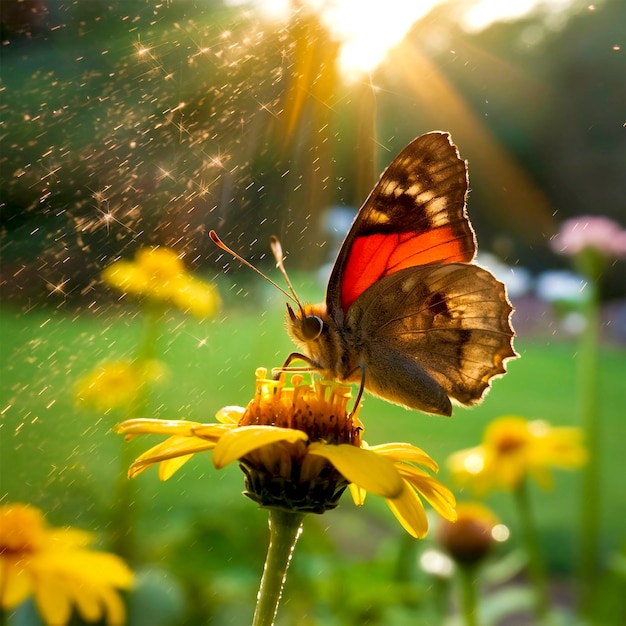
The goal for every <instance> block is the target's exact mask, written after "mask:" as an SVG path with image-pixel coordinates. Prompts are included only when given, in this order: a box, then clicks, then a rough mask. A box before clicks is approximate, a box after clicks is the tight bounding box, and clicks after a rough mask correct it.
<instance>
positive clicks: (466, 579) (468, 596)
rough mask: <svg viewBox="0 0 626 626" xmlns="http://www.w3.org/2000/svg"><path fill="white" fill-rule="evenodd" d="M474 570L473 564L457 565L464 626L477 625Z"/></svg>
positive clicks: (476, 596)
mask: <svg viewBox="0 0 626 626" xmlns="http://www.w3.org/2000/svg"><path fill="white" fill-rule="evenodd" d="M476 570H477V568H476V567H475V566H473V565H468V564H460V565H459V574H460V577H461V596H462V604H463V606H462V609H463V617H464V619H465V626H478V617H477V614H476V611H477V605H478V602H477V598H478V594H477V593H476Z"/></svg>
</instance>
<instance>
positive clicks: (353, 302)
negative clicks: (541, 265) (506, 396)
mask: <svg viewBox="0 0 626 626" xmlns="http://www.w3.org/2000/svg"><path fill="white" fill-rule="evenodd" d="M467 187H468V179H467V165H466V163H465V161H463V160H462V159H461V158H460V157H459V155H458V151H457V149H456V147H455V146H454V144H452V143H451V141H450V137H449V135H447V134H446V133H439V132H434V133H428V134H426V135H422V136H421V137H418V138H417V139H415V140H414V141H413V142H411V143H410V144H409V145H408V146H407V147H406V148H405V149H404V150H403V151H402V152H401V153H400V155H398V157H396V159H395V160H394V161H393V162H392V164H391V165H390V166H389V167H388V168H387V170H386V171H385V172H384V173H383V175H382V176H381V178H380V180H379V182H378V183H377V185H376V186H375V187H374V190H373V191H372V193H371V194H370V196H369V197H368V199H367V200H366V202H365V203H364V205H363V207H362V208H361V209H360V211H359V213H358V214H357V217H356V218H355V221H354V223H353V225H352V227H351V229H350V231H349V233H348V235H347V237H346V239H345V241H344V243H343V245H342V247H341V250H340V252H339V254H338V257H337V260H336V262H335V265H334V267H333V270H332V273H331V276H330V279H329V283H328V288H327V291H326V300H325V302H324V303H323V304H320V305H304V306H302V307H300V308H299V309H298V310H296V311H294V310H293V309H292V308H291V307H290V306H288V316H287V329H288V331H289V334H290V335H291V337H292V338H293V340H294V341H295V343H296V344H297V345H298V346H299V347H300V348H301V349H302V351H303V353H304V356H305V357H306V360H307V361H308V362H309V363H310V365H311V366H312V367H314V368H315V369H318V370H320V371H322V372H324V373H325V374H326V375H327V376H329V377H330V378H333V379H338V380H341V381H346V382H362V383H364V385H365V389H366V390H367V391H369V392H370V393H373V394H374V395H378V396H380V397H383V398H385V399H387V400H389V401H391V402H395V403H397V404H401V405H403V406H405V407H408V408H412V409H418V410H421V411H425V412H427V413H435V414H440V415H450V414H451V412H452V402H451V400H454V401H456V402H459V403H461V404H467V405H469V404H475V403H477V402H479V401H480V400H481V398H482V397H483V395H484V393H485V392H486V390H487V389H488V387H489V383H490V380H491V379H492V378H493V377H494V376H498V375H502V374H504V373H505V371H506V370H505V365H504V364H505V361H506V359H509V358H512V357H514V356H516V354H515V352H514V350H513V347H512V338H513V334H514V333H513V329H512V327H511V324H510V316H511V312H512V307H511V305H510V303H509V301H508V298H507V295H506V290H505V288H504V285H502V284H501V283H500V282H498V281H497V280H496V279H495V278H494V277H493V275H492V274H490V273H489V272H488V271H487V270H485V269H482V268H480V267H479V266H477V265H474V264H472V263H471V261H472V260H473V258H474V255H475V252H476V242H475V237H474V232H473V230H472V227H471V224H470V222H469V219H468V217H467V214H466V211H465V199H466V195H467ZM292 356H293V357H297V356H299V355H295V354H294V355H292ZM290 360H291V359H290Z"/></svg>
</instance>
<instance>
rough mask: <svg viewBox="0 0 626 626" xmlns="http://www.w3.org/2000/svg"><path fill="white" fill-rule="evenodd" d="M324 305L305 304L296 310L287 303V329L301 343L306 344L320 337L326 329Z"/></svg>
mask: <svg viewBox="0 0 626 626" xmlns="http://www.w3.org/2000/svg"><path fill="white" fill-rule="evenodd" d="M324 308H325V307H324V306H323V305H311V304H304V305H300V306H299V307H298V309H299V310H298V311H297V312H296V311H294V310H293V308H292V306H291V305H290V304H289V303H287V330H288V331H289V334H290V335H291V337H292V338H293V339H294V341H295V342H296V343H298V344H300V345H306V344H309V343H311V342H314V341H316V340H317V339H319V338H320V336H321V334H322V332H323V331H324V318H325V317H326V315H325V311H324V310H323V309H324Z"/></svg>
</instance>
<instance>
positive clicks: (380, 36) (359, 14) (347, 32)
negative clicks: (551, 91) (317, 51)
mask: <svg viewBox="0 0 626 626" xmlns="http://www.w3.org/2000/svg"><path fill="white" fill-rule="evenodd" d="M449 2H450V0H421V1H420V0H413V1H411V2H407V0H386V1H385V2H384V3H379V2H363V0H301V2H300V3H297V4H299V5H300V6H304V7H306V8H308V9H309V10H311V11H314V12H315V13H317V14H318V15H319V16H320V18H321V20H322V22H323V23H324V24H325V26H326V27H327V28H328V30H329V32H330V33H331V35H332V36H333V37H334V38H335V39H336V40H337V41H339V42H341V49H340V52H339V57H338V64H339V69H340V71H341V73H342V74H343V76H344V78H346V79H347V80H358V79H359V78H360V77H361V76H362V75H363V74H364V73H368V72H371V71H372V70H374V69H375V68H376V67H377V66H378V65H379V64H380V62H381V61H382V60H383V59H384V57H385V55H386V54H387V52H388V51H389V50H390V49H391V48H393V47H394V46H396V45H397V44H398V43H400V42H401V41H402V39H403V38H404V36H405V35H406V34H407V33H408V32H409V30H410V29H411V27H412V26H413V24H415V22H417V21H418V20H419V19H421V18H422V17H424V16H425V15H426V14H428V13H429V12H430V11H431V10H432V9H434V8H435V7H436V6H438V5H441V4H447V3H449ZM575 2H576V0H507V1H506V2H505V1H503V0H474V1H468V2H466V3H464V4H463V5H462V9H461V10H460V11H459V14H458V19H459V22H460V24H461V26H462V27H463V28H464V29H465V30H467V31H470V32H478V31H481V30H484V29H485V28H487V27H488V26H490V25H491V24H493V23H495V22H500V21H513V20H517V19H520V18H523V17H524V16H526V15H530V14H531V13H533V12H535V11H538V10H543V11H545V13H546V14H547V15H549V14H552V15H554V14H558V13H560V12H564V11H566V10H567V9H568V8H571V6H572V5H573V4H575ZM227 3H228V4H231V5H237V4H245V3H246V2H245V0H227ZM253 4H255V5H256V6H257V8H258V9H259V11H260V13H261V14H262V15H264V16H265V17H267V18H271V19H279V20H284V19H288V18H289V17H291V16H292V15H293V12H294V10H295V9H294V7H295V6H297V4H296V3H293V2H290V1H289V0H253ZM459 8H461V7H459Z"/></svg>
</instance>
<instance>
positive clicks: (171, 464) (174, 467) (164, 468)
mask: <svg viewBox="0 0 626 626" xmlns="http://www.w3.org/2000/svg"><path fill="white" fill-rule="evenodd" d="M192 456H193V454H187V455H186V456H177V457H175V458H173V459H166V460H165V461H161V463H160V464H159V480H162V481H166V480H169V479H170V478H171V477H172V476H173V475H174V474H175V473H176V472H177V471H178V470H179V469H180V468H181V467H182V466H183V465H184V464H185V463H187V461H189V459H190V458H191V457H192Z"/></svg>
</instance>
